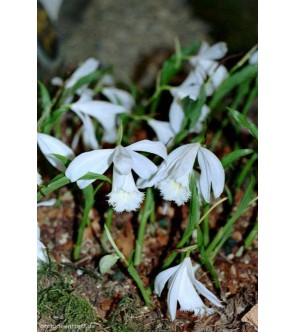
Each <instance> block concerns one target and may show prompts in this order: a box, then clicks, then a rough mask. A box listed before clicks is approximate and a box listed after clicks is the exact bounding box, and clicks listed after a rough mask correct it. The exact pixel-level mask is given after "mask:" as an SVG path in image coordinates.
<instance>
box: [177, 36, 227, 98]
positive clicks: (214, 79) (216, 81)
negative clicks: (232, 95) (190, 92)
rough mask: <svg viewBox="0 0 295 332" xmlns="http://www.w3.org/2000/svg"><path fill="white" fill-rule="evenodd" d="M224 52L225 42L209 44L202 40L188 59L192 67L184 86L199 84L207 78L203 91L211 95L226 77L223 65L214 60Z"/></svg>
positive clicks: (225, 48) (225, 49)
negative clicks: (199, 46)
mask: <svg viewBox="0 0 295 332" xmlns="http://www.w3.org/2000/svg"><path fill="white" fill-rule="evenodd" d="M226 53H227V46H226V43H223V42H220V43H216V44H214V45H212V46H209V45H208V44H207V43H206V42H203V44H202V46H201V48H200V51H199V52H198V54H197V55H196V56H193V57H191V58H190V60H189V61H190V63H191V65H192V66H193V67H194V69H193V70H192V71H191V73H190V75H189V76H188V78H187V80H186V81H185V82H184V83H183V84H184V85H185V86H195V85H196V86H199V85H200V84H201V85H202V84H203V83H205V81H206V80H207V78H209V79H208V81H207V82H206V85H205V91H206V95H207V96H211V95H212V94H213V92H214V90H215V89H216V88H217V87H218V86H219V85H220V84H221V83H222V82H223V81H224V80H225V79H226V78H227V77H228V72H227V69H226V68H225V66H223V65H221V64H219V63H218V62H217V61H216V60H219V59H221V58H222V57H224V55H225V54H226Z"/></svg>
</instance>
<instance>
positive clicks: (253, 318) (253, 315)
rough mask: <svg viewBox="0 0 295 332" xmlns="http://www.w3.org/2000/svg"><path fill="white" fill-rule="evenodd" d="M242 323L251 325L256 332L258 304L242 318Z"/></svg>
mask: <svg viewBox="0 0 295 332" xmlns="http://www.w3.org/2000/svg"><path fill="white" fill-rule="evenodd" d="M242 322H245V323H249V324H251V325H252V326H253V327H254V328H255V329H257V331H258V303H257V304H255V305H254V306H253V307H252V309H251V310H250V311H248V312H247V313H246V315H245V316H243V317H242Z"/></svg>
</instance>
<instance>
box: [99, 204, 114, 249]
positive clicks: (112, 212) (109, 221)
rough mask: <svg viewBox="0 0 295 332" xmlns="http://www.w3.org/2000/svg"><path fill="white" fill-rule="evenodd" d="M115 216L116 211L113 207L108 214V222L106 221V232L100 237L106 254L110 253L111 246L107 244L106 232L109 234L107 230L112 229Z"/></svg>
mask: <svg viewBox="0 0 295 332" xmlns="http://www.w3.org/2000/svg"><path fill="white" fill-rule="evenodd" d="M113 214H114V210H113V209H112V208H111V207H109V208H108V212H107V218H106V221H105V228H104V230H103V232H102V235H101V237H100V244H101V246H102V249H103V250H104V251H106V252H108V251H109V246H108V244H107V239H108V237H107V234H106V232H107V231H106V229H110V227H111V224H112V219H113Z"/></svg>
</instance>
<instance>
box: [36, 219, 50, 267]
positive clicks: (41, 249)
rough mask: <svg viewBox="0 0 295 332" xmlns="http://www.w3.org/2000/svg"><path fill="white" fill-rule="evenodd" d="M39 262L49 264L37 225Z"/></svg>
mask: <svg viewBox="0 0 295 332" xmlns="http://www.w3.org/2000/svg"><path fill="white" fill-rule="evenodd" d="M37 261H42V262H45V263H48V258H47V255H46V247H45V245H44V244H43V243H42V242H41V241H40V227H39V226H38V225H37Z"/></svg>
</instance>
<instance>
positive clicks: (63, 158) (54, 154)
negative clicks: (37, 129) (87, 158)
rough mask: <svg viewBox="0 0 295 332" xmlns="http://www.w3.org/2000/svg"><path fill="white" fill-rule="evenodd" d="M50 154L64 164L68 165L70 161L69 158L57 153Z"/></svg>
mask: <svg viewBox="0 0 295 332" xmlns="http://www.w3.org/2000/svg"><path fill="white" fill-rule="evenodd" d="M51 155H52V156H54V157H56V158H58V159H59V160H60V161H61V162H62V163H63V164H64V165H65V166H68V165H69V164H70V162H71V161H72V160H71V159H69V158H67V157H65V156H62V155H60V154H57V153H51Z"/></svg>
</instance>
